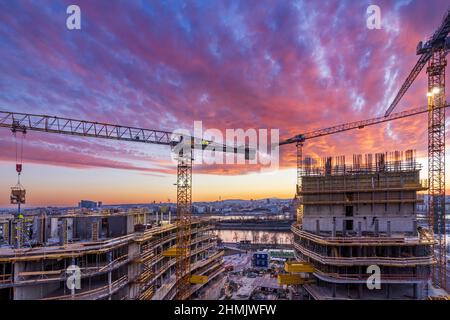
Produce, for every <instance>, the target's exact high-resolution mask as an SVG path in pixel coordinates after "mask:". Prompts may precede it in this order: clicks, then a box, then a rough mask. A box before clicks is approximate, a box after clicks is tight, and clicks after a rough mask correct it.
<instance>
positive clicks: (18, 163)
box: [13, 132, 25, 187]
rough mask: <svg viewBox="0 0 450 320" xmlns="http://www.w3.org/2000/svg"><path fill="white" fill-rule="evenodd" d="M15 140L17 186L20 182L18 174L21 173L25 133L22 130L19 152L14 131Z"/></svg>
mask: <svg viewBox="0 0 450 320" xmlns="http://www.w3.org/2000/svg"><path fill="white" fill-rule="evenodd" d="M13 135H14V138H15V142H16V171H17V186H19V187H20V186H21V184H20V174H21V173H22V163H23V140H24V137H25V133H23V132H22V138H21V139H20V152H19V141H18V139H19V138H17V134H16V132H14V133H13Z"/></svg>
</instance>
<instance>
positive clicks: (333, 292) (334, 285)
mask: <svg viewBox="0 0 450 320" xmlns="http://www.w3.org/2000/svg"><path fill="white" fill-rule="evenodd" d="M331 286H332V287H331V288H332V295H333V298H336V283H333V284H332V285H331Z"/></svg>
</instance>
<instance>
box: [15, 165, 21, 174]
mask: <svg viewBox="0 0 450 320" xmlns="http://www.w3.org/2000/svg"><path fill="white" fill-rule="evenodd" d="M16 171H17V173H21V172H22V164H20V163H17V164H16Z"/></svg>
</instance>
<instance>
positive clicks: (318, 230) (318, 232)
mask: <svg viewBox="0 0 450 320" xmlns="http://www.w3.org/2000/svg"><path fill="white" fill-rule="evenodd" d="M316 233H317V234H320V220H319V219H317V220H316Z"/></svg>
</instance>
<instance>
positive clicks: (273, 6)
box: [0, 0, 450, 207]
mask: <svg viewBox="0 0 450 320" xmlns="http://www.w3.org/2000/svg"><path fill="white" fill-rule="evenodd" d="M70 4H77V5H78V6H79V7H80V8H81V30H68V29H67V28H66V19H67V17H68V15H67V14H66V8H67V6H68V5H70ZM370 4H377V5H378V6H379V7H380V8H381V29H380V30H370V29H368V28H367V27H366V19H367V17H368V16H367V14H366V9H367V7H368V6H369V5H370ZM447 5H448V1H445V0H442V1H440V0H432V1H431V0H430V1H407V0H402V1H375V2H374V1H312V0H311V1H256V0H248V1H156V0H155V1H138V0H130V1H112V0H96V1H80V0H76V1H74V0H70V1H1V0H0V110H6V111H16V112H28V113H38V114H49V115H57V116H63V117H71V118H76V119H86V120H92V121H99V122H110V123H115V124H123V125H130V126H138V127H144V128H150V129H160V130H168V131H173V130H176V129H180V128H185V129H189V130H192V129H193V123H194V121H202V122H203V127H204V129H208V128H216V129H220V130H223V132H225V130H226V129H237V128H243V129H250V128H253V129H279V130H280V136H281V138H288V137H290V136H293V135H295V134H298V133H302V132H306V131H310V130H313V129H318V128H324V127H328V126H331V125H335V124H339V123H343V122H348V121H356V120H362V119H366V118H371V117H375V116H380V115H383V114H384V111H385V110H386V108H387V107H388V106H389V103H390V101H391V100H392V98H393V97H394V96H395V94H396V92H397V90H398V89H399V87H400V85H401V83H402V82H403V80H404V79H405V78H406V76H407V75H408V73H409V71H410V70H411V68H412V67H413V66H414V64H415V62H416V60H417V56H416V54H415V48H416V45H417V43H418V41H420V40H425V39H426V38H428V37H429V36H430V35H431V34H432V33H433V32H434V31H435V29H436V28H437V27H438V26H439V24H440V22H441V19H442V17H443V15H444V13H445V12H446V10H447V9H448V8H447ZM448 73H449V72H447V74H448ZM447 78H448V76H447ZM447 83H448V80H447ZM425 94H426V73H425V70H423V71H422V73H421V75H420V76H419V77H418V79H417V80H416V82H415V83H414V85H413V86H412V87H411V88H410V90H409V92H408V93H407V94H406V95H405V96H404V97H403V99H402V102H401V103H400V104H399V105H398V106H397V109H396V111H402V110H406V109H409V108H416V107H420V106H424V105H426V96H425ZM426 132H427V122H426V115H420V116H415V117H412V118H408V119H404V120H397V121H395V122H392V123H389V124H383V125H379V126H376V127H372V128H366V129H364V130H357V131H353V132H347V133H341V134H337V135H333V136H329V137H324V138H320V139H317V140H311V141H309V142H307V143H306V145H305V150H304V152H305V153H306V154H309V155H317V156H325V155H348V156H350V155H351V154H352V153H369V152H383V151H393V150H406V149H409V148H415V149H416V150H417V154H418V157H419V161H420V162H421V163H422V164H423V165H424V166H425V167H426V163H427V162H426V161H427V159H426V153H427V149H426V148H427V134H426ZM15 156H16V151H15V140H14V138H13V136H12V133H11V132H10V131H8V130H7V129H0V207H7V206H9V205H8V203H9V190H10V187H11V186H13V185H15V184H16V181H17V176H16V172H15ZM23 162H24V171H23V174H22V179H21V181H22V184H23V185H24V186H25V188H26V189H27V206H40V205H76V204H77V202H78V201H79V200H80V199H90V200H95V201H103V203H107V204H113V203H130V202H131V203H138V202H140V203H142V202H151V201H167V199H171V201H175V197H176V188H175V185H174V183H175V182H176V180H175V173H176V171H175V169H176V165H175V164H174V163H173V162H172V161H171V157H170V149H169V148H168V147H166V146H157V145H141V144H132V143H125V142H117V141H103V140H96V139H88V138H76V137H69V136H63V135H55V134H45V133H36V132H29V133H28V134H27V136H26V138H25V141H24V153H23ZM422 175H423V178H426V171H424V172H423V173H422ZM448 176H449V175H447V177H448ZM295 180H296V175H295V147H294V146H285V147H283V148H282V149H281V162H280V168H279V169H278V170H275V171H272V172H264V173H260V167H259V166H255V165H248V166H242V165H239V166H237V165H225V166H222V165H196V166H194V180H193V185H194V189H193V200H194V201H209V200H217V199H218V198H219V197H221V198H222V199H227V198H242V199H251V198H253V199H256V198H263V197H283V198H292V197H293V195H294V192H295V183H296V181H295ZM448 181H449V180H448ZM447 186H450V183H449V182H447Z"/></svg>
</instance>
